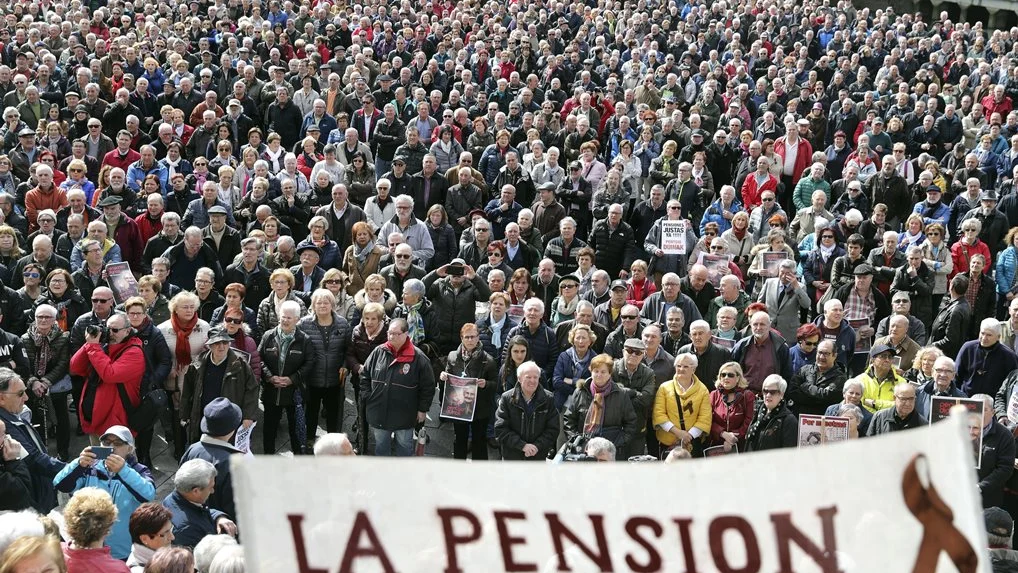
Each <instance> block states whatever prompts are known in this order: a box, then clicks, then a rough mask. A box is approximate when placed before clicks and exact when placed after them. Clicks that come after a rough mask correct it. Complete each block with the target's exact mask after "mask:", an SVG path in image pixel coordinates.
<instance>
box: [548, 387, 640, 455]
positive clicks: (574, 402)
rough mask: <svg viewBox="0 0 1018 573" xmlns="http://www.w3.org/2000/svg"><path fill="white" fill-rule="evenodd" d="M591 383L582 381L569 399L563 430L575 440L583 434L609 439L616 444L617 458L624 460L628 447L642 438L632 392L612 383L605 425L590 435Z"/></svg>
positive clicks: (604, 418) (569, 437) (602, 422)
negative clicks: (586, 429)
mask: <svg viewBox="0 0 1018 573" xmlns="http://www.w3.org/2000/svg"><path fill="white" fill-rule="evenodd" d="M590 384H591V382H588V381H583V382H581V383H580V384H578V385H577V386H576V390H574V391H573V395H572V396H571V397H570V398H569V402H568V403H567V406H566V411H565V413H564V414H563V415H562V429H563V430H564V431H565V435H566V439H567V440H571V439H573V438H574V437H575V436H577V435H580V434H584V435H586V436H587V437H597V436H600V437H602V438H606V439H608V440H610V441H611V442H612V443H613V444H615V450H616V455H615V458H616V459H619V460H624V459H626V452H627V450H626V444H629V443H630V442H632V441H633V440H635V439H636V437H637V436H638V435H639V429H638V428H637V418H636V410H635V409H634V408H633V400H632V399H631V398H630V391H629V390H628V389H626V388H623V387H621V386H619V385H618V384H616V383H615V382H614V381H613V382H611V384H612V388H610V389H608V390H607V392H606V394H605V395H604V413H603V414H602V416H601V424H600V426H599V427H598V429H597V430H596V431H595V432H593V433H590V434H587V433H586V432H584V425H585V421H586V419H587V413H588V412H589V411H590V407H591V405H592V404H593V401H594V394H593V393H592V392H591V389H590Z"/></svg>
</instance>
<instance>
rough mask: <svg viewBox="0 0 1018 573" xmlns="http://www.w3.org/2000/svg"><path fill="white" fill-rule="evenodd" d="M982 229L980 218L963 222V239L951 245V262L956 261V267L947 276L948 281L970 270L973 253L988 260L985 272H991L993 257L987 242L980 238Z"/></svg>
mask: <svg viewBox="0 0 1018 573" xmlns="http://www.w3.org/2000/svg"><path fill="white" fill-rule="evenodd" d="M982 230H983V224H982V222H981V221H979V219H968V220H967V221H963V222H962V224H961V233H962V236H961V239H959V240H958V242H957V243H955V244H954V245H952V246H951V262H952V263H954V269H953V270H952V271H951V274H950V275H949V276H948V277H947V280H948V281H950V280H951V279H953V278H954V275H956V274H958V273H967V272H968V271H969V263H971V262H972V255H977V254H978V255H982V256H983V257H984V260H985V261H986V266H985V267H984V268H983V272H984V273H989V272H990V268H991V267H992V266H993V265H992V264H990V263H991V261H992V260H993V258H992V257H991V256H990V248H989V247H988V246H986V243H984V242H982V241H981V240H979V232H980V231H982Z"/></svg>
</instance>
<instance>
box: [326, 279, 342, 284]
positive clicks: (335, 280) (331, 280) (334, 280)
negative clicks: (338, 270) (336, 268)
mask: <svg viewBox="0 0 1018 573" xmlns="http://www.w3.org/2000/svg"><path fill="white" fill-rule="evenodd" d="M341 282H343V281H341V280H339V279H329V280H327V281H325V284H327V285H338V284H339V283H341Z"/></svg>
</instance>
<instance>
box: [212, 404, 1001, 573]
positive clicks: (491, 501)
mask: <svg viewBox="0 0 1018 573" xmlns="http://www.w3.org/2000/svg"><path fill="white" fill-rule="evenodd" d="M970 460H971V448H970V446H969V440H968V438H967V437H966V436H965V429H964V428H963V424H962V423H961V422H960V418H958V419H954V418H952V419H951V420H949V421H947V422H945V423H943V424H935V425H933V426H926V427H923V428H919V429H914V430H908V431H904V432H898V433H894V434H890V435H886V436H879V437H875V438H867V439H865V440H851V441H847V442H839V443H835V444H831V445H828V446H827V447H823V448H802V449H797V448H790V449H784V450H778V451H774V452H766V453H750V454H744V455H738V456H718V457H715V458H709V459H703V460H690V461H686V462H680V463H678V464H668V465H666V464H663V463H644V464H623V463H615V464H607V463H602V464H582V463H577V464H560V465H550V464H540V463H522V462H488V463H483V464H477V463H475V464H466V463H463V462H461V461H454V460H437V459H430V458H413V459H406V458H404V459H395V458H356V459H353V458H306V457H298V458H294V459H283V458H280V457H273V456H257V457H255V458H254V459H245V458H244V457H243V456H239V455H235V456H233V458H232V459H231V464H232V467H231V471H232V474H233V484H234V490H235V492H236V503H237V509H238V517H239V525H240V533H241V535H242V536H243V538H244V544H243V545H244V551H245V557H246V563H247V571H248V572H250V573H278V572H281V571H286V572H297V573H336V572H346V571H357V572H371V571H391V572H397V571H398V572H399V573H415V572H421V573H424V572H428V573H434V572H453V571H462V572H475V571H480V572H491V571H500V572H501V571H582V572H589V571H598V572H601V571H616V572H623V571H625V572H630V571H634V572H635V571H676V572H679V571H694V570H695V571H754V572H775V571H795V572H796V573H810V572H815V571H824V572H835V571H844V572H850V571H851V572H858V571H881V572H888V573H889V572H898V571H903V572H907V571H922V572H924V573H925V572H931V573H932V572H934V571H956V570H961V571H979V572H984V573H989V571H990V566H989V563H988V560H987V558H986V553H985V547H986V534H985V531H984V527H985V525H984V523H983V517H982V509H981V504H980V501H979V497H978V493H977V489H976V487H975V473H974V472H973V471H972V465H971V461H970ZM747 476H752V488H751V489H752V490H753V492H754V493H750V492H749V491H748V490H746V483H747V482H746V480H747ZM408 480H409V481H408ZM536 484H539V485H536ZM633 484H659V485H660V487H633ZM668 484H673V485H674V484H702V485H703V486H704V487H709V489H710V490H712V491H722V492H739V491H741V492H744V493H745V495H677V494H676V490H675V489H674V487H669V486H668ZM708 484H709V486H708ZM874 484H880V487H874ZM669 490H671V491H669ZM687 493H688V492H687ZM860 500H865V503H862V502H860ZM940 502H942V503H943V504H944V505H940ZM945 506H946V508H949V509H948V510H947V511H944V512H940V511H937V509H935V508H938V507H945ZM948 548H951V550H952V553H951V556H949V555H948V553H947V551H948ZM952 556H953V557H952ZM955 560H957V561H958V562H959V563H961V562H963V561H965V560H967V563H968V564H969V565H968V566H967V567H962V568H957V567H955V565H954V564H953V561H955Z"/></svg>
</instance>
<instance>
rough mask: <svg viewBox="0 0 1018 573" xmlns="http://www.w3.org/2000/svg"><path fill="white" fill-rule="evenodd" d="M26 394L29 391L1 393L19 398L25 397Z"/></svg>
mask: <svg viewBox="0 0 1018 573" xmlns="http://www.w3.org/2000/svg"><path fill="white" fill-rule="evenodd" d="M25 392H27V390H21V391H20V392H0V394H12V395H14V396H17V397H18V398H21V397H23V396H24V395H25Z"/></svg>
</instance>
